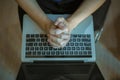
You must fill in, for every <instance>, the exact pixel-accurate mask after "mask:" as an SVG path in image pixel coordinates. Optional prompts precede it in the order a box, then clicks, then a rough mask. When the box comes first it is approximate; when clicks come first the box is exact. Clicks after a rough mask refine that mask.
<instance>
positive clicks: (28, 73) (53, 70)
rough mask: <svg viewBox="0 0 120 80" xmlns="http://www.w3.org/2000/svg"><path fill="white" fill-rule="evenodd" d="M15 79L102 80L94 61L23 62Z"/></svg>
mask: <svg viewBox="0 0 120 80" xmlns="http://www.w3.org/2000/svg"><path fill="white" fill-rule="evenodd" d="M17 80H104V78H103V77H102V75H101V73H100V71H99V69H98V67H97V65H96V64H95V63H93V64H91V63H87V64H86V63H85V64H84V63H82V62H40V64H39V63H38V62H37V63H34V64H33V63H27V64H26V63H25V64H24V63H23V64H22V66H21V68H20V71H19V74H18V76H17Z"/></svg>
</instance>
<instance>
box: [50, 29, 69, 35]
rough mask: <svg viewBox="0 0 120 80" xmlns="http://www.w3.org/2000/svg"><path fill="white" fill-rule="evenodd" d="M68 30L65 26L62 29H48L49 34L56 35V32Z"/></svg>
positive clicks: (66, 31)
mask: <svg viewBox="0 0 120 80" xmlns="http://www.w3.org/2000/svg"><path fill="white" fill-rule="evenodd" d="M68 32H69V31H68V29H67V28H65V29H63V30H61V29H50V34H56V35H58V34H61V33H68Z"/></svg>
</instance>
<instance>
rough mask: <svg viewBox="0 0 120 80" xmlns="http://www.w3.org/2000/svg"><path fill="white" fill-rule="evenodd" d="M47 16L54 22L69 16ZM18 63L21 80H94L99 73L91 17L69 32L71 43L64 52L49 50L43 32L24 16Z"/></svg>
mask: <svg viewBox="0 0 120 80" xmlns="http://www.w3.org/2000/svg"><path fill="white" fill-rule="evenodd" d="M47 16H48V18H49V19H51V20H52V21H55V20H56V19H57V18H58V17H61V16H62V17H64V18H67V17H69V14H47ZM21 60H22V65H21V68H22V70H21V71H20V72H19V73H22V74H21V76H22V78H21V79H22V80H80V79H82V80H93V79H92V78H91V76H92V74H93V72H94V73H95V72H96V71H97V73H100V71H99V69H98V67H97V68H96V67H95V66H97V65H96V64H95V62H96V55H95V41H94V29H93V17H92V15H90V16H89V17H87V18H86V19H85V20H84V21H82V22H81V23H80V24H79V25H78V26H77V27H76V28H75V29H74V30H73V31H72V32H71V38H70V41H69V42H68V43H67V45H66V46H65V47H63V48H53V47H52V46H50V44H49V43H48V42H47V36H46V34H45V32H44V31H42V30H41V29H40V28H39V26H38V25H37V24H36V23H35V22H34V21H33V20H32V19H31V18H30V17H29V16H28V15H24V17H23V33H22V50H21ZM21 76H18V78H20V77H21ZM100 76H102V75H101V74H100ZM99 80H104V79H103V77H102V78H99Z"/></svg>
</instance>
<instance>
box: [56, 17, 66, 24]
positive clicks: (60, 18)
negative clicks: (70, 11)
mask: <svg viewBox="0 0 120 80" xmlns="http://www.w3.org/2000/svg"><path fill="white" fill-rule="evenodd" d="M64 21H65V19H64V18H63V17H59V18H58V19H57V20H56V21H55V25H58V24H59V23H60V22H64Z"/></svg>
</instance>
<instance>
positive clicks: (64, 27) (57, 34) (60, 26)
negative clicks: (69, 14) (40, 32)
mask: <svg viewBox="0 0 120 80" xmlns="http://www.w3.org/2000/svg"><path fill="white" fill-rule="evenodd" d="M54 25H55V26H52V27H51V29H50V32H49V35H48V42H49V43H50V44H51V45H52V46H53V47H54V48H61V47H64V46H65V45H66V44H67V43H68V41H69V40H70V32H69V29H68V23H67V21H66V20H65V19H64V18H63V17H59V18H58V19H57V20H56V22H55V23H54Z"/></svg>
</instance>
